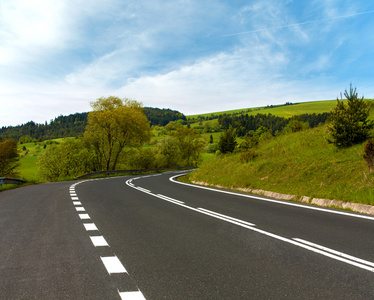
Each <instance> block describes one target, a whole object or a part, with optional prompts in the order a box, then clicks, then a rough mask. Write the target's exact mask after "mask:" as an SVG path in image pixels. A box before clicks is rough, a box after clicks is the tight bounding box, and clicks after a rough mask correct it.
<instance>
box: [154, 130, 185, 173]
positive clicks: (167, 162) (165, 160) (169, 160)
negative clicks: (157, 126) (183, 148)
mask: <svg viewBox="0 0 374 300" xmlns="http://www.w3.org/2000/svg"><path fill="white" fill-rule="evenodd" d="M156 153H157V156H156V157H157V167H158V168H171V167H179V166H181V159H182V153H181V152H180V149H179V145H178V142H177V140H176V139H175V138H173V137H171V136H167V137H165V138H164V139H163V140H162V141H161V142H160V143H159V144H158V145H157V150H156Z"/></svg>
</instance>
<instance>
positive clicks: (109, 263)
mask: <svg viewBox="0 0 374 300" xmlns="http://www.w3.org/2000/svg"><path fill="white" fill-rule="evenodd" d="M100 258H101V261H102V262H103V264H104V266H105V268H106V270H107V271H108V273H109V274H113V273H127V271H126V269H125V267H124V266H123V265H122V263H121V262H120V260H119V259H118V257H117V256H105V257H102V256H100Z"/></svg>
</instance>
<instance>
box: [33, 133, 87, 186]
mask: <svg viewBox="0 0 374 300" xmlns="http://www.w3.org/2000/svg"><path fill="white" fill-rule="evenodd" d="M93 162H94V153H92V152H91V151H90V150H89V149H88V148H86V147H85V145H84V144H83V141H82V140H80V139H75V138H70V139H66V140H65V141H64V143H61V144H60V145H51V146H48V147H47V148H46V150H45V151H44V153H42V154H41V155H40V157H39V160H38V172H39V175H40V177H41V178H42V179H44V180H48V181H57V180H61V179H65V178H71V177H74V176H77V175H81V174H84V173H87V172H89V171H91V170H92V169H93V168H94V167H93Z"/></svg>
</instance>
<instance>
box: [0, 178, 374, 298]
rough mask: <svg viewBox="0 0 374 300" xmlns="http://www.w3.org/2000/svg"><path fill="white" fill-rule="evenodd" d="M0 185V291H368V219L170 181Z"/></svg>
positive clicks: (336, 294)
mask: <svg viewBox="0 0 374 300" xmlns="http://www.w3.org/2000/svg"><path fill="white" fill-rule="evenodd" d="M175 174H176V173H166V174H162V175H160V174H157V175H152V176H136V177H120V178H113V179H101V180H90V181H80V182H62V183H50V184H42V185H36V186H28V187H24V188H19V189H16V190H11V191H6V192H2V193H0V299H121V298H122V299H374V251H373V249H374V218H373V217H370V216H366V215H361V214H355V213H349V212H345V211H341V210H332V209H319V208H317V207H315V206H308V205H302V204H294V203H290V202H286V201H273V200H270V199H267V198H263V197H250V196H249V195H245V194H240V193H227V192H222V191H215V190H212V189H202V188H197V187H191V186H188V185H183V184H179V183H175V182H172V181H171V180H170V179H169V178H170V177H172V176H173V175H175Z"/></svg>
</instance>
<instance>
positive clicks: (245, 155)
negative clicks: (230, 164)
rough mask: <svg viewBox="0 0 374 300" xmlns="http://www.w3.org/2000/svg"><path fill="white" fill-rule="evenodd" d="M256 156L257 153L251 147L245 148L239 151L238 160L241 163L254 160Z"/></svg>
mask: <svg viewBox="0 0 374 300" xmlns="http://www.w3.org/2000/svg"><path fill="white" fill-rule="evenodd" d="M257 156H258V153H257V152H256V151H255V150H253V149H246V150H244V151H242V152H241V153H240V161H241V162H242V163H248V162H250V161H252V160H254V159H255V158H256V157H257Z"/></svg>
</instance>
